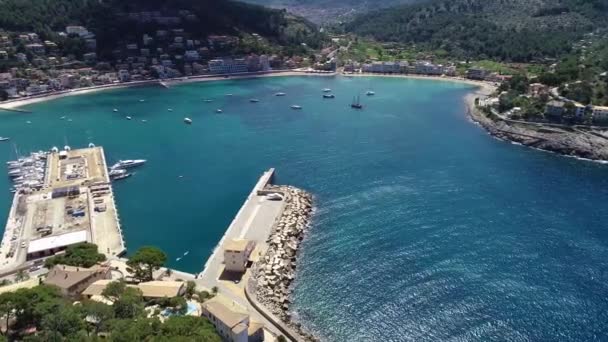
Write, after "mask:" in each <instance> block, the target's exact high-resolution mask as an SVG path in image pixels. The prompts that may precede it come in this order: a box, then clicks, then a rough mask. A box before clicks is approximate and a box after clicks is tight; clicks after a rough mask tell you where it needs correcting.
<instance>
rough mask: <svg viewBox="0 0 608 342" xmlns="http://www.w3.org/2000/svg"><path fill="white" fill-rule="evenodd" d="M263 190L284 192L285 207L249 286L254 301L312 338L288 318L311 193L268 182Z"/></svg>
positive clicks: (306, 224) (309, 209) (255, 268)
mask: <svg viewBox="0 0 608 342" xmlns="http://www.w3.org/2000/svg"><path fill="white" fill-rule="evenodd" d="M265 190H268V191H272V192H277V193H281V194H283V196H284V203H285V204H284V205H285V207H284V210H283V214H282V215H281V216H280V217H279V218H277V221H276V222H275V225H274V226H273V228H272V231H271V233H270V235H269V237H268V240H267V243H268V249H267V251H266V254H265V255H264V256H263V257H262V258H261V259H260V260H259V261H258V262H257V263H256V264H255V265H254V267H253V276H252V277H251V279H250V281H251V282H252V283H253V284H251V285H252V287H254V288H255V294H256V297H257V300H258V301H259V302H260V303H262V304H263V305H264V306H265V307H266V308H267V309H268V310H270V311H271V312H272V313H273V314H274V315H275V316H276V317H278V318H280V319H281V320H282V321H283V322H284V323H286V324H287V325H288V326H289V327H290V328H292V330H294V331H296V332H298V334H300V337H301V339H302V340H307V341H315V340H316V339H315V338H314V337H313V336H312V335H309V334H306V333H304V332H303V331H302V330H301V328H300V326H299V324H297V323H295V322H292V321H291V317H290V315H289V313H288V310H289V303H290V297H291V287H290V285H291V283H292V282H293V280H294V277H295V270H296V258H297V253H298V248H299V247H300V243H301V242H302V240H303V239H304V235H305V234H306V231H307V230H308V227H309V223H310V217H311V215H312V208H313V207H312V196H311V195H310V194H309V193H307V192H306V191H304V190H301V189H298V188H295V187H292V186H277V185H268V186H267V187H266V188H265Z"/></svg>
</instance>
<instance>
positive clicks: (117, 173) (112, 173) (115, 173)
mask: <svg viewBox="0 0 608 342" xmlns="http://www.w3.org/2000/svg"><path fill="white" fill-rule="evenodd" d="M125 173H127V170H125V169H112V170H110V172H109V173H108V176H110V177H116V176H120V175H124V174H125Z"/></svg>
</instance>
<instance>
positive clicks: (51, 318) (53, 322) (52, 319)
mask: <svg viewBox="0 0 608 342" xmlns="http://www.w3.org/2000/svg"><path fill="white" fill-rule="evenodd" d="M41 326H42V329H43V335H46V336H47V338H48V341H63V340H64V338H65V337H69V336H73V335H76V334H77V333H78V332H79V331H81V330H82V329H84V327H85V326H84V321H83V320H82V319H81V318H80V316H79V315H78V312H77V311H76V309H74V306H73V305H66V304H64V303H62V302H55V303H53V304H52V310H51V311H50V312H47V314H45V315H44V316H43V317H42V321H41Z"/></svg>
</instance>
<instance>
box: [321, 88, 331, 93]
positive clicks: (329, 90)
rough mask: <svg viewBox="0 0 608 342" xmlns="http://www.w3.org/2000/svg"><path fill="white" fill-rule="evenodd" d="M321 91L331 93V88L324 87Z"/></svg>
mask: <svg viewBox="0 0 608 342" xmlns="http://www.w3.org/2000/svg"><path fill="white" fill-rule="evenodd" d="M323 92H324V93H331V89H329V88H325V89H323Z"/></svg>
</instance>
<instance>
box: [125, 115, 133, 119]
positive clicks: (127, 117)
mask: <svg viewBox="0 0 608 342" xmlns="http://www.w3.org/2000/svg"><path fill="white" fill-rule="evenodd" d="M125 119H127V120H131V119H133V118H132V117H130V116H128V115H127V116H126V117H125Z"/></svg>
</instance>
